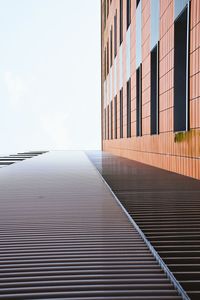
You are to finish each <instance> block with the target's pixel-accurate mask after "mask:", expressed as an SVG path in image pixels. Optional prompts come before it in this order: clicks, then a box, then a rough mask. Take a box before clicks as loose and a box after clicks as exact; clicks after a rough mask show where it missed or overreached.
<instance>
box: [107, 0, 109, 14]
mask: <svg viewBox="0 0 200 300" xmlns="http://www.w3.org/2000/svg"><path fill="white" fill-rule="evenodd" d="M108 15H109V0H107V17H108Z"/></svg>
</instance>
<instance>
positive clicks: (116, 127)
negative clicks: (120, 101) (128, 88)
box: [115, 96, 117, 139]
mask: <svg viewBox="0 0 200 300" xmlns="http://www.w3.org/2000/svg"><path fill="white" fill-rule="evenodd" d="M115 139H117V96H115Z"/></svg>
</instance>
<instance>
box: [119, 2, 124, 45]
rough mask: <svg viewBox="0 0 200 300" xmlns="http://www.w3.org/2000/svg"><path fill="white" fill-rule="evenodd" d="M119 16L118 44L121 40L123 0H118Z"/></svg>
mask: <svg viewBox="0 0 200 300" xmlns="http://www.w3.org/2000/svg"><path fill="white" fill-rule="evenodd" d="M119 13H120V16H119V26H120V27H119V42H120V45H121V43H122V41H123V0H120V11H119Z"/></svg>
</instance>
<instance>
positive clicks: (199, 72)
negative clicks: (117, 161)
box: [101, 0, 200, 179]
mask: <svg viewBox="0 0 200 300" xmlns="http://www.w3.org/2000/svg"><path fill="white" fill-rule="evenodd" d="M101 38H102V43H101V47H102V48H101V58H102V73H101V80H102V85H101V91H102V149H103V150H104V151H108V152H111V153H113V154H116V155H120V156H122V157H127V158H130V159H133V160H137V161H140V162H144V163H146V164H150V165H153V166H157V167H160V168H164V169H167V170H170V171H173V172H177V173H180V174H183V175H187V176H191V177H194V178H198V179H200V1H199V0H190V1H189V0H101Z"/></svg>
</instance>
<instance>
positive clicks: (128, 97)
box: [126, 79, 131, 137]
mask: <svg viewBox="0 0 200 300" xmlns="http://www.w3.org/2000/svg"><path fill="white" fill-rule="evenodd" d="M126 95H127V137H131V79H129V81H127V84H126Z"/></svg>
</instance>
